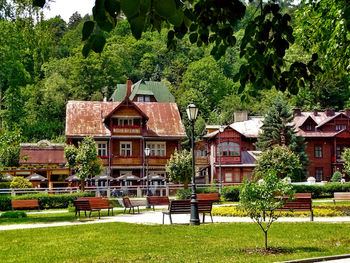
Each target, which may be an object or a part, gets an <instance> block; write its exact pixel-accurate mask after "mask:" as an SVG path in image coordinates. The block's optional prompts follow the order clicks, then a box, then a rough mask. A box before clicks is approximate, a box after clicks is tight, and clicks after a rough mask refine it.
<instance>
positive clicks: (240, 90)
mask: <svg viewBox="0 0 350 263" xmlns="http://www.w3.org/2000/svg"><path fill="white" fill-rule="evenodd" d="M243 91H244V87H243V86H239V89H238V94H241V93H242V92H243Z"/></svg>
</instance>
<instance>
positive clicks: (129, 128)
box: [112, 125, 142, 134]
mask: <svg viewBox="0 0 350 263" xmlns="http://www.w3.org/2000/svg"><path fill="white" fill-rule="evenodd" d="M112 131H113V134H141V131H142V129H141V126H138V125H123V126H114V127H113V129H112Z"/></svg>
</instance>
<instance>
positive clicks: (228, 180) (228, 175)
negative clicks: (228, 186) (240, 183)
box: [225, 173, 232, 183]
mask: <svg viewBox="0 0 350 263" xmlns="http://www.w3.org/2000/svg"><path fill="white" fill-rule="evenodd" d="M225 182H226V183H232V173H225Z"/></svg>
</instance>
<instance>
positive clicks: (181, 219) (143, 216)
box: [0, 211, 350, 231]
mask: <svg viewBox="0 0 350 263" xmlns="http://www.w3.org/2000/svg"><path fill="white" fill-rule="evenodd" d="M162 218H163V215H162V212H161V211H156V212H151V211H150V212H142V213H140V214H134V215H133V214H125V215H124V214H122V215H117V216H104V217H101V219H97V218H91V219H89V218H85V217H81V220H78V221H71V222H66V221H65V222H54V223H37V224H13V225H0V231H1V230H14V229H28V228H42V227H58V226H71V225H84V224H101V223H111V222H125V223H134V224H162ZM200 218H201V219H202V217H200ZM172 219H173V223H174V224H188V223H189V220H190V215H173V216H172ZM213 219H214V222H215V223H228V222H248V223H251V222H252V220H251V219H250V218H248V217H221V216H213ZM277 221H278V222H310V219H309V217H282V218H279V219H278V220H277ZM206 222H210V216H206ZM315 222H329V223H339V222H347V223H350V217H318V218H315ZM165 224H170V221H169V216H167V215H166V216H165Z"/></svg>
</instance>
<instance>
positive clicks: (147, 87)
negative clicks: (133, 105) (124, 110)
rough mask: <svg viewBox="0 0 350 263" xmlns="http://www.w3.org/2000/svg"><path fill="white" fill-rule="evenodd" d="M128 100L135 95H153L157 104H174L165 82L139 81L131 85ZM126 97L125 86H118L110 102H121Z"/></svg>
mask: <svg viewBox="0 0 350 263" xmlns="http://www.w3.org/2000/svg"><path fill="white" fill-rule="evenodd" d="M131 89H132V90H131V94H130V97H129V99H130V100H133V99H134V97H135V96H136V95H153V96H154V97H155V98H156V100H157V102H175V98H174V96H173V95H172V94H171V93H170V91H169V89H168V87H167V85H166V83H165V82H159V81H144V80H140V81H138V82H136V83H135V84H133V85H132V87H131ZM125 96H126V84H118V85H117V89H116V90H115V91H114V92H113V94H112V96H111V100H112V101H122V100H124V98H125Z"/></svg>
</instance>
